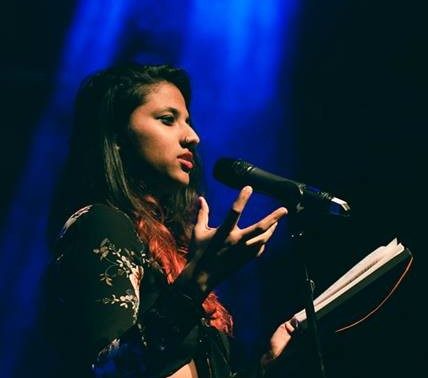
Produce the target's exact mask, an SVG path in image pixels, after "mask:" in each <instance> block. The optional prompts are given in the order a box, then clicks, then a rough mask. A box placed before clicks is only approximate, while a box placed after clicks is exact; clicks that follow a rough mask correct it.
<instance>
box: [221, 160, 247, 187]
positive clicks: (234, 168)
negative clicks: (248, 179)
mask: <svg viewBox="0 0 428 378" xmlns="http://www.w3.org/2000/svg"><path fill="white" fill-rule="evenodd" d="M252 167H253V166H252V165H251V164H249V163H247V162H245V161H243V160H241V159H232V158H226V157H224V158H220V159H218V160H217V162H216V163H215V165H214V169H213V175H214V177H215V178H216V179H217V180H218V181H220V182H222V183H223V184H226V185H228V186H231V187H233V188H236V189H241V188H242V187H243V185H244V184H243V180H242V179H243V178H244V177H245V176H246V175H247V174H248V172H249V171H250V170H251V168H252Z"/></svg>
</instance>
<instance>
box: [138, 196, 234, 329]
mask: <svg viewBox="0 0 428 378" xmlns="http://www.w3.org/2000/svg"><path fill="white" fill-rule="evenodd" d="M150 202H151V201H150ZM136 229H137V232H138V234H139V236H140V238H141V239H142V240H143V241H144V242H146V243H147V244H148V247H149V250H150V252H151V254H152V256H153V257H154V258H155V260H156V261H157V262H158V263H159V264H160V265H161V266H162V268H163V270H164V272H165V274H166V278H167V280H168V282H169V283H172V282H174V280H175V279H176V278H177V277H178V275H179V274H180V273H181V271H182V270H183V268H184V266H185V265H186V263H187V259H186V254H187V248H185V247H182V248H179V247H178V246H177V242H176V240H175V238H174V236H173V234H172V233H171V232H170V230H169V229H168V228H167V227H166V226H165V225H164V224H163V223H162V222H160V221H158V220H156V219H155V218H153V217H150V216H149V217H144V218H143V217H141V216H139V217H137V219H136ZM202 306H203V308H204V310H205V312H206V313H207V315H208V316H209V322H210V325H211V326H213V327H215V328H217V329H218V330H219V331H221V332H224V333H226V334H228V335H231V334H232V327H233V321H232V316H231V315H230V314H229V312H228V311H227V310H226V308H225V307H224V306H223V305H222V304H221V303H220V301H219V299H218V297H217V296H216V295H215V293H214V292H211V293H210V294H209V295H208V296H207V298H205V300H204V302H203V303H202Z"/></svg>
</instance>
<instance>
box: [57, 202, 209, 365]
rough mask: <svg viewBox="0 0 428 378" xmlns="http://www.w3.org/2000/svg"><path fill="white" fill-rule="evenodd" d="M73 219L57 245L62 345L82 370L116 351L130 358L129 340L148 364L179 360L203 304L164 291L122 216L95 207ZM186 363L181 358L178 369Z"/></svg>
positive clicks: (154, 267) (157, 273)
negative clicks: (65, 340)
mask: <svg viewBox="0 0 428 378" xmlns="http://www.w3.org/2000/svg"><path fill="white" fill-rule="evenodd" d="M76 214H77V215H75V216H74V217H72V218H70V220H69V221H68V222H67V224H66V229H65V230H64V232H63V233H62V236H61V238H60V240H59V243H58V250H59V257H58V260H57V263H56V265H57V270H58V277H59V280H58V285H59V287H58V293H59V302H60V303H61V305H62V308H63V314H64V328H65V329H67V330H68V331H69V334H68V335H67V336H68V337H67V338H68V339H69V340H70V342H71V343H72V344H73V345H75V346H76V347H77V348H79V351H78V353H79V354H80V355H81V356H83V358H84V360H85V361H86V363H87V364H90V363H93V362H94V361H96V360H97V358H99V357H100V351H103V352H105V351H107V352H111V351H112V350H113V349H114V348H115V346H116V347H119V346H120V345H121V344H122V345H125V344H127V346H126V348H125V349H127V350H128V352H129V350H130V348H129V344H130V343H129V342H128V341H132V344H133V347H132V348H131V349H133V351H134V352H135V344H137V347H138V348H137V349H138V352H135V353H134V352H133V353H134V354H137V355H138V358H139V359H140V360H141V361H142V362H144V363H145V364H150V363H151V362H152V361H159V360H162V359H163V358H167V359H168V358H170V359H171V358H173V357H172V356H176V355H174V353H175V352H173V351H174V350H175V349H177V348H178V347H179V345H180V342H181V341H182V340H183V339H184V338H185V337H186V336H187V335H188V334H189V332H190V331H191V330H192V328H194V327H195V325H196V324H197V322H198V321H200V319H201V317H202V315H203V312H202V307H201V306H200V304H198V303H196V304H195V303H194V301H192V299H191V298H188V297H186V296H184V295H182V294H181V293H179V292H177V291H176V290H175V289H174V288H173V286H172V285H169V284H167V282H166V279H165V276H164V275H163V274H162V271H161V269H160V267H159V266H158V265H157V264H156V263H155V262H154V261H153V259H152V258H151V257H150V255H149V252H148V251H147V248H146V246H145V245H144V244H143V243H142V242H141V240H140V239H139V238H138V235H137V233H136V231H135V228H134V226H133V224H132V222H131V220H130V218H128V217H127V216H126V215H125V214H124V213H122V212H121V211H119V210H116V209H113V208H110V207H108V206H105V205H93V206H90V207H87V208H84V209H82V210H80V211H79V212H78V213H76ZM195 343H196V338H195ZM116 349H117V348H116ZM122 349H124V348H122ZM116 352H117V351H116ZM101 354H103V353H101ZM108 354H109V353H104V355H108ZM174 358H175V359H176V360H177V361H178V360H179V359H177V358H176V357H174ZM186 360H190V357H189V356H183V355H181V360H180V361H178V362H176V363H177V364H184V363H185V362H187V361H186ZM165 362H166V361H165ZM155 365H156V364H155ZM173 365H174V364H172V365H171V369H176V368H178V367H179V366H173ZM140 369H144V368H143V367H140Z"/></svg>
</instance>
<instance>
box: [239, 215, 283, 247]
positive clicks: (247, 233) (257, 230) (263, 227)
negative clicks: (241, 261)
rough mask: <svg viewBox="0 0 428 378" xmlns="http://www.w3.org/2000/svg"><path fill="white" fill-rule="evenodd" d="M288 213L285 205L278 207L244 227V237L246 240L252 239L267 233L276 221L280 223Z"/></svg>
mask: <svg viewBox="0 0 428 378" xmlns="http://www.w3.org/2000/svg"><path fill="white" fill-rule="evenodd" d="M286 214H287V209H286V208H285V207H280V208H279V209H276V210H275V211H274V212H272V213H270V214H269V215H268V216H266V217H264V218H263V219H262V220H260V221H259V222H257V223H255V224H253V225H251V226H248V227H246V228H244V229H242V233H243V237H244V238H245V239H246V240H250V239H252V238H255V237H257V236H259V235H261V234H263V233H265V232H266V231H267V230H269V229H270V228H271V227H272V226H273V225H274V224H275V223H278V221H279V220H280V219H281V218H282V217H283V216H284V215H286Z"/></svg>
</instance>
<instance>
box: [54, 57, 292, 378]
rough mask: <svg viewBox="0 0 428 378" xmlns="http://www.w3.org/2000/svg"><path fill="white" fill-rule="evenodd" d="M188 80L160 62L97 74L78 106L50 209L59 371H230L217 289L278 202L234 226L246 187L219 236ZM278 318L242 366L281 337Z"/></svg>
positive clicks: (263, 234) (284, 332)
mask: <svg viewBox="0 0 428 378" xmlns="http://www.w3.org/2000/svg"><path fill="white" fill-rule="evenodd" d="M189 101H190V85H189V80H188V78H187V75H186V74H185V72H184V71H182V70H180V69H176V68H172V67H169V66H139V65H126V66H120V67H114V68H111V69H107V70H105V71H102V72H99V73H96V74H94V75H92V76H91V77H89V78H88V79H87V80H86V81H85V82H84V83H83V85H82V87H81V89H80V91H79V93H78V96H77V101H76V109H75V120H74V122H75V124H74V130H73V135H72V139H71V146H70V154H69V159H68V162H67V165H66V168H65V170H64V174H63V178H62V179H61V180H60V185H59V187H58V188H59V189H58V191H57V195H56V199H55V202H54V206H53V209H52V210H53V211H52V217H51V219H52V225H54V226H53V228H52V229H53V230H55V227H57V226H58V225H59V224H62V223H64V221H66V220H67V218H68V220H67V221H66V223H65V226H64V227H63V229H62V231H61V233H60V235H59V237H58V238H57V240H56V243H55V246H54V248H55V252H56V254H57V255H56V261H55V263H54V264H53V265H52V269H51V274H50V280H51V287H52V288H53V289H54V292H53V293H52V296H51V297H52V298H53V303H52V304H53V307H52V308H54V309H55V311H54V312H53V315H54V316H53V318H52V319H55V322H56V326H55V325H53V323H50V328H51V330H53V331H54V332H52V333H53V334H54V337H55V339H56V342H57V343H58V345H60V347H59V353H58V359H59V361H60V365H62V367H64V368H65V369H64V371H63V372H62V373H61V374H62V375H63V376H64V375H70V376H83V375H88V376H100V377H101V376H109V377H110V376H120V377H122V376H123V377H125V376H126V377H128V376H130V377H178V378H179V377H222V378H223V377H229V376H232V374H233V372H232V371H231V367H230V364H229V350H228V340H227V338H228V336H230V335H231V332H232V319H231V316H230V315H229V313H228V312H227V310H226V309H225V308H224V307H223V306H222V305H221V303H220V301H219V300H218V298H217V297H216V296H215V294H214V293H213V289H214V288H215V287H216V286H217V285H219V284H220V283H221V282H223V281H224V280H225V279H226V278H227V277H228V276H229V275H230V274H232V273H233V272H235V271H236V270H238V269H239V268H240V267H241V266H243V265H244V264H245V263H246V262H248V261H250V260H251V259H252V258H254V257H255V256H257V255H259V254H260V253H262V252H263V250H264V248H265V245H266V243H267V242H268V240H269V238H270V237H271V236H272V234H273V232H274V230H275V228H276V226H277V223H278V221H279V220H280V219H281V218H282V217H283V216H284V215H285V214H286V209H285V208H279V209H277V210H275V211H274V212H272V213H270V214H269V215H267V216H266V217H265V218H263V219H262V220H260V221H259V222H257V223H255V224H253V225H251V226H249V227H246V228H244V229H240V228H239V227H238V226H237V223H238V220H239V216H240V214H241V213H242V211H243V209H244V207H245V205H246V203H247V201H248V199H249V197H250V195H251V192H252V189H251V187H245V188H243V189H242V190H241V192H240V193H239V195H238V197H237V199H236V200H235V202H234V203H233V206H232V209H231V210H230V213H229V214H228V216H227V217H226V220H225V221H224V222H223V224H222V225H221V226H220V227H219V228H217V229H216V228H211V227H209V226H208V223H209V215H208V213H209V209H208V204H207V202H206V201H205V199H204V198H203V197H201V196H200V195H199V194H198V193H199V188H198V176H199V163H198V159H197V155H196V151H195V148H196V146H197V144H198V143H199V137H198V135H197V134H196V132H195V131H194V130H193V128H192V126H191V123H190V116H189V112H188V108H189ZM292 331H293V327H292V326H291V325H290V324H289V323H288V322H287V323H284V324H282V325H281V326H280V327H279V328H278V329H277V331H276V332H275V334H274V335H273V337H272V339H271V342H270V346H271V348H270V350H268V351H267V352H266V354H265V355H263V356H262V358H261V360H260V361H258V362H257V364H256V365H257V366H256V367H254V368H253V369H252V372H251V373H250V372H249V371H246V372H244V373H242V374H243V376H246V377H248V376H250V374H254V375H255V376H256V375H258V376H261V375H262V374H263V370H264V367H265V366H267V365H268V364H269V362H270V361H271V360H273V359H275V358H276V357H277V356H278V355H279V354H280V353H281V352H282V351H283V349H284V347H285V346H286V344H287V343H288V341H289V339H290V335H291V333H292Z"/></svg>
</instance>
